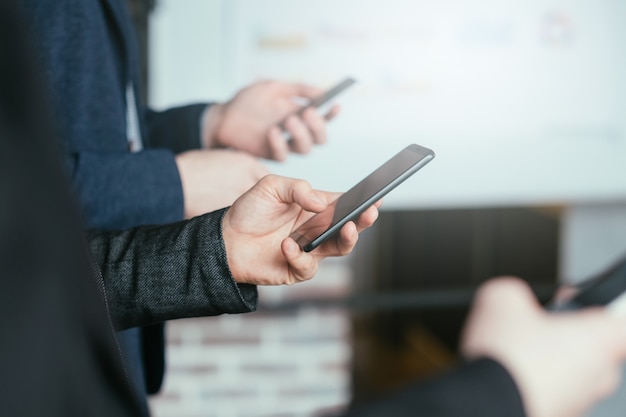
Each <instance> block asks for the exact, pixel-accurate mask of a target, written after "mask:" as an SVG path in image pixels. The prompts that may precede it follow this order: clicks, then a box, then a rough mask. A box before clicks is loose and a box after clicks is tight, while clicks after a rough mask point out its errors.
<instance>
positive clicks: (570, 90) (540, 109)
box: [151, 0, 626, 208]
mask: <svg viewBox="0 0 626 417" xmlns="http://www.w3.org/2000/svg"><path fill="white" fill-rule="evenodd" d="M181 4H185V6H180V5H181ZM159 5H160V6H159V8H158V9H157V13H156V14H155V18H154V22H155V24H154V25H153V30H152V37H151V39H152V43H153V46H152V50H151V54H152V55H153V61H152V62H153V64H154V65H152V68H151V70H152V74H153V80H152V83H151V88H152V91H153V96H152V97H153V98H154V101H153V104H155V105H157V106H168V105H172V104H178V103H182V102H185V101H193V100H200V99H205V100H206V99H211V98H216V99H218V100H223V99H226V98H228V97H229V96H230V95H231V94H233V93H234V92H235V91H237V89H239V88H241V87H243V86H245V85H247V84H249V83H250V82H253V81H255V80H257V79H264V78H274V79H281V80H287V81H305V82H309V83H313V84H317V85H320V86H328V87H330V86H331V85H332V84H334V83H335V82H337V81H339V80H341V79H342V78H343V77H345V76H352V77H354V78H356V79H357V80H358V81H359V83H358V85H357V88H353V89H351V90H350V91H349V92H348V93H347V94H345V96H344V97H343V98H342V99H341V101H340V104H341V105H342V112H341V114H340V115H339V117H337V119H335V120H333V122H332V123H331V124H330V125H329V143H327V144H326V145H324V146H321V147H317V148H316V149H315V150H314V151H313V152H312V153H311V154H309V155H306V156H298V155H293V156H292V157H290V158H289V160H288V161H287V162H285V163H281V164H278V163H268V166H270V167H271V169H272V170H273V171H274V172H276V173H278V174H281V175H288V176H292V177H297V178H304V179H307V180H309V181H310V182H311V183H312V184H313V186H315V187H317V188H322V189H330V190H337V191H344V190H346V189H348V188H349V187H350V186H352V185H353V184H354V183H355V182H357V181H358V180H359V179H360V178H362V177H363V176H365V175H367V174H368V173H369V172H371V171H372V170H374V169H375V168H376V167H377V166H378V165H379V164H381V163H382V162H384V161H385V160H386V159H387V158H389V157H391V156H392V155H393V154H395V153H396V152H397V151H399V150H400V149H401V148H403V147H404V146H406V145H407V144H408V143H418V144H420V145H423V146H427V147H430V148H432V149H433V150H434V151H435V153H436V155H437V156H436V158H435V160H434V161H433V162H432V163H430V164H429V165H428V166H427V167H425V168H424V169H423V170H422V171H420V172H419V173H418V174H416V175H415V176H414V177H412V178H411V179H410V180H408V181H407V182H406V183H404V184H402V185H401V186H400V187H398V188H397V189H396V190H394V191H393V192H392V193H391V194H389V195H388V196H387V197H386V199H385V204H384V207H385V208H419V207H458V206H494V205H519V204H529V205H534V204H571V203H581V202H604V201H614V200H622V201H623V200H626V28H625V27H624V26H623V25H622V24H621V23H622V22H621V19H622V17H623V16H626V2H623V1H620V0H554V1H550V2H546V1H545V0H515V1H511V0H509V1H505V0H365V1H364V0H317V1H311V0H224V1H219V0H212V1H208V2H207V1H191V0H187V1H186V2H177V1H174V0H169V1H165V0H161V2H160V3H159ZM198 8H200V9H198ZM207 19H208V20H207ZM207 21H208V22H209V23H207ZM181 26H184V28H185V29H184V30H178V28H180V27H181ZM186 63H189V65H192V66H193V68H195V72H194V73H191V74H190V73H189V71H190V69H189V68H186V66H187V65H186ZM203 65H204V67H203ZM199 68H204V70H202V71H199V70H198V69H199Z"/></svg>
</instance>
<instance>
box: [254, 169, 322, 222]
mask: <svg viewBox="0 0 626 417" xmlns="http://www.w3.org/2000/svg"><path fill="white" fill-rule="evenodd" d="M261 181H262V182H263V183H264V184H269V185H267V187H268V188H269V190H270V192H271V193H272V194H273V195H274V196H275V197H276V198H278V200H279V201H280V202H282V203H288V204H292V203H296V204H298V205H299V206H300V207H302V208H303V209H304V210H307V211H311V212H316V213H317V212H320V211H322V210H324V209H325V208H326V207H327V206H328V200H329V196H328V195H327V194H332V193H325V192H323V191H317V190H313V189H312V188H311V185H310V184H309V183H308V182H307V181H305V180H298V179H294V178H288V177H281V176H278V175H271V174H270V175H267V176H265V177H264V178H263V179H262V180H261ZM262 186H265V185H262Z"/></svg>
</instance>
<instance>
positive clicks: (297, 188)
mask: <svg viewBox="0 0 626 417" xmlns="http://www.w3.org/2000/svg"><path fill="white" fill-rule="evenodd" d="M339 195H340V194H339V193H329V192H323V191H316V190H313V189H311V186H310V185H309V184H308V183H307V182H306V181H303V180H295V179H291V178H285V177H279V176H276V175H268V176H266V177H264V178H263V179H262V180H261V181H259V183H258V184H257V185H255V186H254V187H253V188H252V189H250V190H249V191H248V192H246V193H245V194H244V195H242V196H241V197H240V198H239V199H237V201H235V203H234V204H233V205H232V207H230V208H229V209H228V211H227V212H226V214H225V215H224V219H223V222H222V234H223V237H224V243H225V246H226V255H227V257H228V264H229V266H230V269H231V272H232V274H233V277H234V278H235V281H236V282H239V283H249V284H258V285H279V284H293V283H295V282H299V281H305V280H308V279H310V278H312V277H313V276H314V275H315V273H316V272H317V266H318V263H319V261H321V260H322V259H324V258H326V257H328V256H343V255H347V254H349V253H350V252H352V249H353V248H354V246H355V245H356V242H357V240H358V234H359V232H360V231H362V230H363V229H365V228H367V227H370V226H371V225H372V224H373V223H374V221H376V218H377V217H378V207H379V206H380V203H381V202H378V203H377V204H375V205H373V206H372V207H370V208H369V209H367V210H366V211H365V212H364V213H363V214H361V216H360V217H359V218H358V219H357V221H356V223H355V222H348V223H347V224H346V225H344V226H343V227H342V228H341V230H340V232H339V234H338V236H336V238H334V239H329V240H328V241H326V242H324V243H323V244H322V245H320V246H319V247H318V248H316V249H315V250H313V251H311V252H308V253H307V252H303V251H302V250H301V249H300V247H299V246H298V244H297V243H296V242H295V241H294V240H293V239H292V238H291V237H288V236H289V234H290V233H291V232H292V231H293V230H295V228H296V227H298V226H299V225H301V224H302V223H304V222H305V221H306V220H307V219H308V218H309V217H311V216H312V215H313V213H316V212H320V211H322V210H323V209H324V208H326V207H327V205H328V204H330V203H331V202H332V201H334V200H335V199H337V197H339Z"/></svg>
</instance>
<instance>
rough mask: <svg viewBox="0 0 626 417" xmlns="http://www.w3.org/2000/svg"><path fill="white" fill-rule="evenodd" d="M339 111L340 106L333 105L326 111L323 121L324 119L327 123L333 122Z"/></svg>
mask: <svg viewBox="0 0 626 417" xmlns="http://www.w3.org/2000/svg"><path fill="white" fill-rule="evenodd" d="M340 111H341V106H340V105H339V104H334V105H333V106H332V107H331V108H330V110H328V112H327V113H326V114H325V115H324V119H326V121H327V122H330V121H331V120H333V119H334V118H335V117H336V116H337V115H338V114H339V112H340Z"/></svg>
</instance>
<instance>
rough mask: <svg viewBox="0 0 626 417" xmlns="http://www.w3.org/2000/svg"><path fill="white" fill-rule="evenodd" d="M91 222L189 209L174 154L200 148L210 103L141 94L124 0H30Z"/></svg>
mask: <svg viewBox="0 0 626 417" xmlns="http://www.w3.org/2000/svg"><path fill="white" fill-rule="evenodd" d="M21 4H22V7H23V8H25V9H26V16H28V19H29V20H30V21H29V22H28V23H30V24H31V27H32V29H33V31H34V32H35V34H36V36H35V42H36V45H35V46H36V48H37V49H38V52H39V55H40V60H41V67H42V69H43V72H44V76H45V78H46V79H47V80H48V81H50V82H49V87H50V91H49V93H50V94H49V95H50V97H51V98H52V103H51V104H52V109H53V110H54V117H55V120H56V121H58V124H59V126H58V127H59V130H60V132H58V133H59V136H60V137H61V138H62V140H63V145H64V155H65V162H66V165H67V168H68V171H69V173H70V175H71V178H72V182H73V185H74V187H75V191H76V193H77V194H78V196H79V201H80V203H81V204H82V206H83V207H82V208H83V213H84V216H85V221H86V223H87V226H88V227H95V228H99V229H123V228H128V227H133V226H137V225H142V224H163V223H170V222H173V221H177V220H180V219H182V218H183V210H184V206H183V193H182V187H181V183H180V178H179V174H178V170H177V167H176V164H175V161H174V155H175V153H177V152H181V151H184V150H188V149H194V148H199V147H200V133H199V129H200V127H199V123H200V117H201V114H202V112H203V111H204V110H205V108H206V106H207V104H206V103H203V104H197V105H190V106H185V107H180V108H175V109H171V110H168V111H165V112H153V111H149V110H147V109H145V107H143V106H142V105H141V103H139V97H141V94H139V92H138V91H137V89H138V88H139V86H140V85H141V83H140V82H139V64H140V63H139V53H138V46H137V42H136V38H135V32H134V27H133V25H132V22H131V19H130V14H129V12H128V10H127V9H126V8H127V5H126V3H125V1H124V0H21ZM131 81H132V83H133V86H134V87H135V99H136V100H137V102H138V103H139V106H138V109H137V110H138V115H139V125H140V130H141V132H142V137H143V143H144V149H145V150H143V151H141V152H137V153H131V152H130V150H129V145H128V141H127V133H126V127H127V126H126V88H127V85H128V84H129V82H131Z"/></svg>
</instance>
